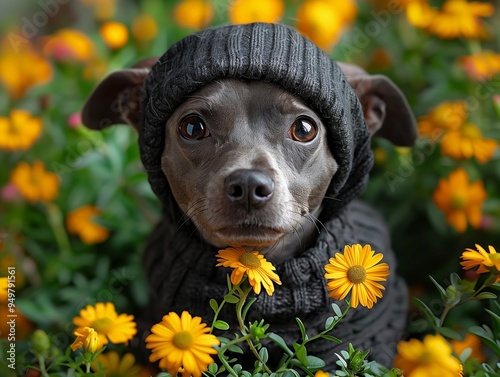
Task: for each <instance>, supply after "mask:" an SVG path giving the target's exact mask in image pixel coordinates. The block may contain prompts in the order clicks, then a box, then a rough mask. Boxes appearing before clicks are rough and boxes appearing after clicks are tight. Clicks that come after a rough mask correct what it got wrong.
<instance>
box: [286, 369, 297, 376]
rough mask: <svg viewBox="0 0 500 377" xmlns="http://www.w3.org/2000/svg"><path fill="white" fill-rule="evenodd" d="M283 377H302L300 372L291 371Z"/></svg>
mask: <svg viewBox="0 0 500 377" xmlns="http://www.w3.org/2000/svg"><path fill="white" fill-rule="evenodd" d="M282 377H300V374H299V372H297V371H295V370H293V369H289V370H287V371H286V372H285V373H283V374H282Z"/></svg>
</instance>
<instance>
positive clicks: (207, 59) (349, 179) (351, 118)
mask: <svg viewBox="0 0 500 377" xmlns="http://www.w3.org/2000/svg"><path fill="white" fill-rule="evenodd" d="M224 78H236V79H242V80H262V81H266V82H270V83H274V84H277V85H279V86H281V87H282V88H283V89H285V90H287V91H289V92H291V93H293V94H295V95H297V96H299V97H301V98H302V99H303V100H304V101H305V102H306V103H307V104H308V105H309V106H310V107H311V108H312V109H313V110H315V111H316V112H317V113H318V114H319V115H320V116H321V120H322V121H323V123H324V124H325V126H326V128H327V130H328V135H329V145H330V148H331V151H332V154H333V157H334V158H335V160H336V161H337V163H338V165H339V169H338V171H337V173H336V174H335V176H334V177H333V179H332V183H331V185H330V188H329V190H328V196H329V197H336V198H337V200H335V201H332V200H331V201H329V202H327V203H325V209H324V211H323V216H324V217H325V218H327V217H328V216H330V215H332V214H334V213H335V212H337V211H338V210H339V209H340V208H342V207H343V206H345V205H346V204H347V203H349V202H350V201H351V200H352V199H354V198H355V197H356V196H357V195H358V194H359V193H360V192H361V191H362V190H363V189H364V187H365V186H366V182H367V179H368V172H369V170H370V169H371V167H372V164H373V157H372V153H371V149H370V137H369V133H368V129H367V127H366V125H365V121H364V118H363V112H362V108H361V105H360V103H359V100H358V97H357V96H356V94H355V93H354V90H353V89H352V88H351V86H350V85H349V83H348V82H347V80H346V77H345V76H344V74H343V73H342V71H341V69H340V68H339V66H338V65H337V64H336V63H335V62H334V61H333V60H331V59H330V57H329V56H328V55H327V54H326V53H324V52H323V51H322V50H321V49H319V48H318V47H316V46H315V45H314V44H313V43H312V42H311V41H310V40H308V39H306V38H304V37H303V36H301V35H300V34H299V33H297V32H296V31H295V30H293V29H292V28H290V27H287V26H285V25H278V24H266V23H254V24H247V25H228V26H222V27H218V28H212V29H206V30H203V31H201V32H199V33H196V34H193V35H190V36H188V37H186V38H184V39H182V40H181V41H179V42H177V43H175V44H174V45H173V46H172V47H171V48H170V49H169V50H168V51H167V52H166V53H165V54H164V55H163V56H162V57H161V58H160V59H159V61H158V63H157V64H156V65H155V66H154V67H153V68H152V71H151V73H150V75H149V77H148V80H147V82H146V95H145V97H144V100H143V103H142V122H141V124H140V129H139V143H140V152H141V158H142V162H143V164H144V166H145V168H146V170H147V172H148V176H149V181H150V183H151V186H152V188H153V191H154V192H155V193H156V195H157V196H158V197H159V198H160V200H161V201H162V203H163V205H164V209H165V214H166V215H167V216H172V215H173V216H174V217H175V216H179V212H178V211H176V210H175V209H176V208H175V207H176V206H175V204H172V203H171V200H172V196H171V193H170V189H169V186H168V183H167V180H166V178H165V176H164V174H163V172H162V171H161V162H160V159H161V155H162V153H163V147H164V143H165V141H164V140H165V124H166V121H167V119H168V118H169V116H170V115H171V114H172V112H173V111H174V110H175V108H176V107H177V106H178V105H179V104H180V103H182V102H183V101H184V99H185V97H186V96H187V95H189V94H191V93H193V92H194V91H196V90H197V89H199V88H201V87H203V86H204V85H206V84H209V83H211V82H214V81H216V80H219V79H224Z"/></svg>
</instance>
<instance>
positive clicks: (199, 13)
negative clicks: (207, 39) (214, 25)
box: [174, 0, 214, 30]
mask: <svg viewBox="0 0 500 377" xmlns="http://www.w3.org/2000/svg"><path fill="white" fill-rule="evenodd" d="M213 15H214V9H213V6H212V3H211V2H210V1H207V0H183V1H181V2H180V3H178V4H177V5H176V6H175V8H174V21H175V23H176V24H177V25H179V26H181V27H185V28H188V29H195V30H198V29H203V28H204V27H206V26H207V25H208V24H209V23H210V22H211V21H212V17H213Z"/></svg>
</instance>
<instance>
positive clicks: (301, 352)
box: [292, 343, 309, 367]
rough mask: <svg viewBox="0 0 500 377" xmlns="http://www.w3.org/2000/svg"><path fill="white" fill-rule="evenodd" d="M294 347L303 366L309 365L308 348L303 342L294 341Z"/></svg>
mask: <svg viewBox="0 0 500 377" xmlns="http://www.w3.org/2000/svg"><path fill="white" fill-rule="evenodd" d="M292 345H293V349H294V350H295V355H296V356H297V359H299V361H300V362H301V363H302V365H303V366H305V367H307V366H308V365H309V361H308V360H307V349H306V347H304V345H303V344H298V343H293V344H292Z"/></svg>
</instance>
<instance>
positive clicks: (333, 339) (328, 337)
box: [321, 334, 342, 344]
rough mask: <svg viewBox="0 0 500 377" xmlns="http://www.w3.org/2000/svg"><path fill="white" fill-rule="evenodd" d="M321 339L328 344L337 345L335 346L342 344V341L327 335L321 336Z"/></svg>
mask: <svg viewBox="0 0 500 377" xmlns="http://www.w3.org/2000/svg"><path fill="white" fill-rule="evenodd" d="M321 338H323V339H326V340H329V341H330V342H334V343H337V344H341V343H342V341H341V340H340V339H339V338H336V337H334V336H331V335H327V334H324V335H321Z"/></svg>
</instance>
